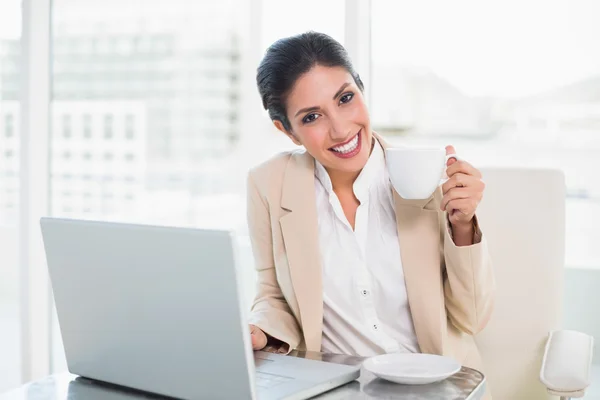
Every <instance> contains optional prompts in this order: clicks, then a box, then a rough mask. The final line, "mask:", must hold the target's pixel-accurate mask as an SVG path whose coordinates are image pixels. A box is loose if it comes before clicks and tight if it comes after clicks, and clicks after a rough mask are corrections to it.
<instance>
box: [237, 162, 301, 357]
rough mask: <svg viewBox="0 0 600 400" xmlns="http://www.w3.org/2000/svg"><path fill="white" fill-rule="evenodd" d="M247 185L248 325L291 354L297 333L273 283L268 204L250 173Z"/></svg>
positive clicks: (275, 278) (273, 266) (292, 320)
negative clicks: (251, 282) (252, 291)
mask: <svg viewBox="0 0 600 400" xmlns="http://www.w3.org/2000/svg"><path fill="white" fill-rule="evenodd" d="M247 185H248V186H247V188H248V189H247V190H248V193H247V207H248V209H247V212H248V231H249V235H250V242H251V245H252V252H253V254H254V266H255V269H256V279H257V282H256V285H257V286H256V296H255V299H254V302H253V304H252V308H251V311H250V318H249V323H251V324H253V325H256V326H257V327H259V328H260V329H262V330H263V332H265V333H266V334H267V335H269V336H271V337H273V338H275V339H277V340H280V341H282V342H283V343H285V344H287V345H288V346H289V348H288V351H291V350H292V349H294V348H296V347H297V346H298V344H299V343H300V340H301V333H300V328H299V327H298V323H297V321H296V318H295V317H294V316H293V314H292V312H291V310H290V307H289V305H288V303H287V301H286V300H285V298H284V296H283V293H282V292H281V288H280V287H279V283H278V282H277V273H276V270H275V261H274V257H273V235H272V229H271V218H270V212H269V207H268V203H267V200H266V198H265V197H263V196H262V195H261V194H260V192H259V189H258V187H257V185H256V183H255V182H254V180H253V179H252V173H250V174H249V175H248V182H247Z"/></svg>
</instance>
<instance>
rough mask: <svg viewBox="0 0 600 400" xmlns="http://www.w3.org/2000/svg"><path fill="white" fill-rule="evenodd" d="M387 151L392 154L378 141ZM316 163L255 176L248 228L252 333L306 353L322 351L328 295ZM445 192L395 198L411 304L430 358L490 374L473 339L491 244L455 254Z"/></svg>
mask: <svg viewBox="0 0 600 400" xmlns="http://www.w3.org/2000/svg"><path fill="white" fill-rule="evenodd" d="M377 139H378V140H379V141H380V143H382V146H383V147H384V148H385V147H387V144H386V143H385V142H383V140H381V138H379V137H377ZM314 179H315V177H314V158H313V157H312V156H310V155H309V154H308V153H307V152H305V151H304V150H299V151H295V152H286V153H282V154H279V155H277V156H275V157H274V158H272V159H270V160H269V161H267V162H265V163H263V164H261V165H259V166H257V167H255V168H254V169H252V170H251V171H250V173H249V176H248V226H249V233H250V239H251V242H252V249H253V252H254V258H255V266H256V271H257V274H258V282H257V286H258V287H257V289H258V290H257V296H256V298H255V301H254V303H253V306H252V311H251V313H250V323H253V324H255V325H257V326H258V327H259V328H261V329H262V330H263V331H264V332H266V333H267V334H269V335H271V336H273V337H274V338H277V339H280V340H282V341H283V342H285V343H287V344H289V345H290V348H291V349H293V348H297V349H300V350H309V351H320V350H321V335H322V330H323V293H322V292H323V288H322V278H321V257H320V251H319V240H318V231H317V210H316V200H315V186H314ZM441 197H442V194H441V189H438V191H437V192H435V194H434V195H432V196H431V197H430V198H429V199H426V200H405V199H402V198H401V197H400V196H399V195H398V194H397V193H396V192H395V191H394V199H395V209H396V219H397V224H398V237H399V241H400V251H401V257H402V265H403V268H404V275H405V280H406V290H407V292H408V301H409V305H410V309H411V314H412V318H413V322H414V327H415V331H416V335H417V340H418V343H419V347H420V349H421V352H423V353H432V354H443V355H449V356H452V357H454V358H455V359H457V360H458V361H459V362H460V363H462V364H463V365H466V366H471V367H474V368H477V369H479V370H481V369H482V365H481V360H480V357H479V353H478V351H477V348H476V346H475V343H474V341H473V337H472V335H473V334H476V333H477V332H479V331H481V330H482V329H483V328H484V327H485V325H486V323H487V322H488V320H489V318H490V315H491V313H492V308H493V303H494V277H493V271H492V265H491V262H490V257H489V254H488V249H487V244H486V239H485V237H484V236H483V235H481V231H479V228H477V229H476V231H477V232H476V241H478V242H479V243H476V244H474V245H471V246H465V247H457V246H455V245H454V242H453V241H452V238H451V236H450V231H449V228H448V223H447V219H446V218H447V217H446V213H445V212H442V211H440V210H439V204H440V200H441Z"/></svg>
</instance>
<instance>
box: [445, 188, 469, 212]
mask: <svg viewBox="0 0 600 400" xmlns="http://www.w3.org/2000/svg"><path fill="white" fill-rule="evenodd" d="M472 194H473V192H472V190H471V189H467V188H461V187H455V188H452V189H451V190H449V191H448V192H447V193H446V194H444V197H442V201H441V203H440V209H441V210H445V209H446V206H448V203H449V202H451V201H452V200H457V199H468V198H469V197H470V196H472Z"/></svg>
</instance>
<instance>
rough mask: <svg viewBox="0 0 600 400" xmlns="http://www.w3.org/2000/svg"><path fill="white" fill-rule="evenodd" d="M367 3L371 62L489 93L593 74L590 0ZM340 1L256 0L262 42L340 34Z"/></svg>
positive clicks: (1, 21)
mask: <svg viewBox="0 0 600 400" xmlns="http://www.w3.org/2000/svg"><path fill="white" fill-rule="evenodd" d="M66 1H67V0H61V2H62V3H65V2H66ZM80 1H81V0H80ZM160 1H165V4H168V3H169V2H168V1H166V0H160ZM198 1H200V0H198ZM239 1H247V0H239ZM371 2H372V8H373V9H372V17H373V22H372V52H373V63H374V65H375V66H377V65H387V66H395V65H414V66H424V67H427V68H430V69H431V70H433V71H434V72H435V73H437V74H439V75H440V76H442V77H444V78H446V79H447V80H449V81H450V82H451V83H452V84H454V85H455V86H457V87H459V88H460V89H461V90H463V91H465V92H466V93H468V94H471V95H492V96H518V95H526V94H531V93H536V92H539V91H543V90H547V89H551V88H554V87H556V86H558V85H561V84H565V83H569V82H573V81H576V80H579V79H583V78H586V77H589V76H592V75H599V74H600V51H598V48H600V24H599V23H597V20H598V18H599V17H600V1H597V0H454V1H447V0H418V1H415V0H371ZM344 3H345V2H344V0H303V1H302V3H301V5H300V3H298V2H297V1H295V0H294V1H292V0H263V21H262V25H263V32H262V33H263V43H262V45H263V46H262V47H263V48H265V47H266V46H267V45H268V44H270V43H272V42H273V41H274V40H276V39H278V38H280V37H283V36H288V35H291V34H295V33H298V32H302V31H306V30H309V29H313V30H318V31H323V32H326V33H329V34H330V35H332V36H333V37H334V38H336V39H338V40H340V41H343V39H344ZM55 4H56V3H55ZM89 5H90V3H89V2H88V6H89ZM88 12H89V11H88ZM19 31H20V0H0V38H16V37H18V35H19Z"/></svg>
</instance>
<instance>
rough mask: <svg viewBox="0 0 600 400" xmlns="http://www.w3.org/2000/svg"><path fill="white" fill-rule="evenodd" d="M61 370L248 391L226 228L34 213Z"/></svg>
mask: <svg viewBox="0 0 600 400" xmlns="http://www.w3.org/2000/svg"><path fill="white" fill-rule="evenodd" d="M41 227H42V235H43V239H44V246H45V249H46V257H47V263H48V268H49V272H50V279H51V282H52V287H53V291H54V298H55V301H56V309H57V313H58V319H59V323H60V328H61V334H62V337H63V343H64V347H65V354H66V358H67V364H68V367H69V370H70V371H71V372H72V373H75V374H78V375H82V376H85V377H89V378H94V379H99V380H102V381H106V382H111V383H116V384H120V385H125V386H129V387H133V388H136V389H141V390H146V391H150V392H154V393H159V394H163V395H167V396H173V397H180V398H215V399H217V398H223V396H226V397H227V398H231V399H233V398H235V399H246V398H251V396H252V397H253V394H254V393H255V389H254V364H253V359H252V351H251V344H250V339H249V333H248V327H247V324H246V317H245V313H244V311H243V310H244V309H243V307H242V300H241V298H240V293H241V290H240V288H241V284H240V282H238V279H237V277H236V267H235V265H236V264H235V255H234V253H235V251H234V245H233V243H234V242H233V238H232V234H231V233H230V232H228V231H218V230H198V229H187V228H169V227H156V226H146V225H134V224H122V223H108V222H91V221H78V220H66V219H54V218H43V219H42V220H41Z"/></svg>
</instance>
